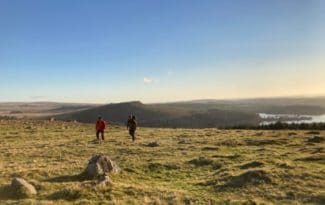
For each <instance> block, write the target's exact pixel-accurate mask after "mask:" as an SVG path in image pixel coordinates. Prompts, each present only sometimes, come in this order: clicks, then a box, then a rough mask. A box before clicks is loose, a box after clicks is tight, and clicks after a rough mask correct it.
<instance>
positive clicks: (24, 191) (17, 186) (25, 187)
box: [11, 177, 37, 197]
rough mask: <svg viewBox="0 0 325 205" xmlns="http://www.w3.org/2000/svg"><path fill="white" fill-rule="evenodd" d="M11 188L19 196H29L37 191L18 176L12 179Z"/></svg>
mask: <svg viewBox="0 0 325 205" xmlns="http://www.w3.org/2000/svg"><path fill="white" fill-rule="evenodd" d="M11 189H12V190H13V192H14V193H15V194H16V195H17V196H19V197H29V196H31V195H36V194H37V191H36V189H35V187H34V186H33V185H31V184H30V183H28V182H27V181H26V180H24V179H22V178H18V177H15V178H13V179H12V181H11Z"/></svg>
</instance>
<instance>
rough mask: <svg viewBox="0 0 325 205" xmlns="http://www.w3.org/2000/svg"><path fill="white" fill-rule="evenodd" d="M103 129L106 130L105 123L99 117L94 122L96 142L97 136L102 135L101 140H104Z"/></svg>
mask: <svg viewBox="0 0 325 205" xmlns="http://www.w3.org/2000/svg"><path fill="white" fill-rule="evenodd" d="M105 128H106V122H105V121H104V120H103V119H102V118H101V117H98V119H97V122H96V137H97V140H99V134H101V135H102V140H104V131H105Z"/></svg>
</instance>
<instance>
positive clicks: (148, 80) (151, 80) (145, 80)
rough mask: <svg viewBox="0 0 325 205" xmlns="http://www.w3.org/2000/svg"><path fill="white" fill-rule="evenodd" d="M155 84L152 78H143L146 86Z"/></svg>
mask: <svg viewBox="0 0 325 205" xmlns="http://www.w3.org/2000/svg"><path fill="white" fill-rule="evenodd" d="M153 82H154V80H153V79H151V78H143V83H144V84H152V83H153Z"/></svg>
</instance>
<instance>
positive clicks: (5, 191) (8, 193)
mask: <svg viewBox="0 0 325 205" xmlns="http://www.w3.org/2000/svg"><path fill="white" fill-rule="evenodd" d="M13 198H14V196H13V194H12V190H11V189H10V186H9V185H5V186H2V187H0V200H8V199H13Z"/></svg>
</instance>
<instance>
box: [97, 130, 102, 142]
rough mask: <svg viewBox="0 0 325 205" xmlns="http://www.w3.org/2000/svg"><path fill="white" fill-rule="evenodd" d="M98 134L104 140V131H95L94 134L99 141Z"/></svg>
mask: <svg viewBox="0 0 325 205" xmlns="http://www.w3.org/2000/svg"><path fill="white" fill-rule="evenodd" d="M99 134H101V135H102V140H104V130H97V132H96V137H97V139H98V140H99Z"/></svg>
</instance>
